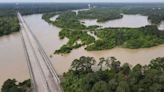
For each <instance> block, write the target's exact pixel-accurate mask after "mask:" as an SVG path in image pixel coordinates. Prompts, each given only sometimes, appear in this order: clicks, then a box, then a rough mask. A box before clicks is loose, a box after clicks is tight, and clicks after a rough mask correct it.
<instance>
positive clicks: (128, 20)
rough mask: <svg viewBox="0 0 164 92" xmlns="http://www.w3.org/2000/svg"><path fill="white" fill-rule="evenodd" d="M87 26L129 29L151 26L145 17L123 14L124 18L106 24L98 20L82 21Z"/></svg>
mask: <svg viewBox="0 0 164 92" xmlns="http://www.w3.org/2000/svg"><path fill="white" fill-rule="evenodd" d="M80 21H81V23H83V24H84V25H86V26H92V25H98V26H101V27H103V28H105V27H129V28H138V27H143V26H146V25H150V22H149V21H148V17H147V16H143V15H139V14H137V15H127V14H123V18H120V19H115V20H110V21H106V22H97V19H82V20H80Z"/></svg>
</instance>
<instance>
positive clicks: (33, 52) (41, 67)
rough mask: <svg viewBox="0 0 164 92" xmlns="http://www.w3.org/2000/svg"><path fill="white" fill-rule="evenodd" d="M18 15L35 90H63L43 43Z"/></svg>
mask: <svg viewBox="0 0 164 92" xmlns="http://www.w3.org/2000/svg"><path fill="white" fill-rule="evenodd" d="M17 16H18V19H19V22H20V26H21V35H22V42H23V45H24V50H25V55H26V58H27V64H28V68H29V72H30V77H31V82H32V89H33V92H62V91H61V88H60V80H59V78H58V75H57V73H56V71H55V69H54V68H53V65H52V63H51V61H50V59H49V57H48V56H47V54H46V53H45V51H44V49H43V48H42V45H41V44H40V42H39V41H38V39H37V38H36V36H35V34H34V33H33V32H32V31H31V30H30V28H29V27H28V25H27V24H26V22H25V21H24V19H23V17H22V16H21V14H20V13H19V12H18V13H17Z"/></svg>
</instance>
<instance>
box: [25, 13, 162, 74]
mask: <svg viewBox="0 0 164 92" xmlns="http://www.w3.org/2000/svg"><path fill="white" fill-rule="evenodd" d="M41 16H42V15H41V14H39V15H30V16H26V17H24V18H25V20H26V21H27V24H28V25H29V26H30V28H31V29H32V31H33V32H34V33H35V35H36V36H37V37H38V39H39V41H40V42H41V44H42V45H43V47H44V49H45V51H46V52H47V54H48V55H52V54H53V52H54V51H55V50H56V49H58V48H60V46H62V45H63V44H65V43H66V42H67V41H68V40H67V39H64V40H60V39H59V37H58V33H59V31H60V30H61V29H60V28H58V27H55V26H52V25H51V24H48V23H46V22H45V21H44V20H42V19H41ZM134 19H137V18H135V17H134ZM136 21H137V20H136ZM163 49H164V44H163V45H159V46H156V47H152V48H143V49H126V48H119V47H117V48H114V49H111V50H103V51H89V52H88V51H85V50H84V48H83V47H81V48H79V49H76V50H73V51H72V52H71V53H69V54H66V55H53V57H52V58H51V60H52V62H53V65H54V67H55V69H56V70H57V73H58V74H60V75H62V74H63V72H66V71H67V70H68V69H69V68H70V65H71V62H72V61H73V60H74V59H76V58H79V57H81V56H91V57H95V58H96V59H98V58H100V57H110V56H114V57H116V58H117V59H118V60H120V61H121V62H122V63H125V62H128V63H130V64H131V65H135V64H138V63H140V64H143V65H144V64H148V63H149V61H150V60H151V59H154V58H156V57H162V56H164V52H163Z"/></svg>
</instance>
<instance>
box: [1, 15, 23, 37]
mask: <svg viewBox="0 0 164 92" xmlns="http://www.w3.org/2000/svg"><path fill="white" fill-rule="evenodd" d="M19 29H20V26H19V21H18V19H17V17H15V16H10V17H9V16H7V17H6V16H3V17H0V36H3V35H8V34H11V33H13V32H17V31H19Z"/></svg>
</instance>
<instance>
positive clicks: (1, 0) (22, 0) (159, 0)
mask: <svg viewBox="0 0 164 92" xmlns="http://www.w3.org/2000/svg"><path fill="white" fill-rule="evenodd" d="M0 2H164V0H0Z"/></svg>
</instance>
